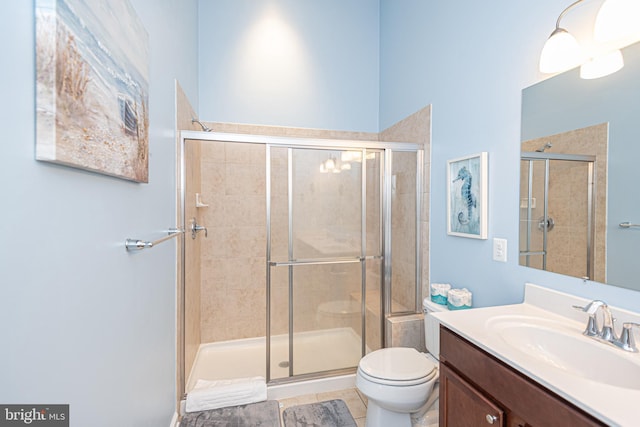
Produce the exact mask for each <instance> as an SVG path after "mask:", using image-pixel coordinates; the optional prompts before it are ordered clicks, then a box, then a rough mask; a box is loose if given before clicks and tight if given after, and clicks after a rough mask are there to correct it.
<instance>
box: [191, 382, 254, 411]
mask: <svg viewBox="0 0 640 427" xmlns="http://www.w3.org/2000/svg"><path fill="white" fill-rule="evenodd" d="M265 400H267V382H266V380H265V379H264V378H263V377H250V378H237V379H232V380H217V381H205V380H198V382H196V385H195V387H194V388H193V390H191V391H190V392H189V393H188V394H187V406H186V411H187V412H197V411H206V410H209V409H217V408H224V407H226V406H236V405H245V404H247V403H255V402H263V401H265Z"/></svg>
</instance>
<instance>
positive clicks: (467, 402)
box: [440, 326, 606, 427]
mask: <svg viewBox="0 0 640 427" xmlns="http://www.w3.org/2000/svg"><path fill="white" fill-rule="evenodd" d="M605 425H606V424H603V423H602V422H600V421H598V420H597V419H595V418H594V417H592V416H591V415H589V414H587V413H586V412H584V411H583V410H581V409H579V408H578V407H576V406H574V405H573V404H571V403H570V402H568V401H566V400H564V399H563V398H562V397H560V396H558V395H556V394H555V393H553V392H552V391H550V390H548V389H546V388H545V387H543V386H541V385H539V384H538V383H536V382H534V381H533V380H531V379H529V378H528V377H526V376H525V375H523V374H521V373H520V372H518V371H516V370H515V369H513V368H511V367H510V366H508V365H506V364H505V363H503V362H501V361H500V360H498V359H496V358H495V357H493V356H492V355H490V354H489V353H487V352H485V351H484V350H482V349H480V348H478V347H477V346H475V345H474V344H471V343H470V342H469V341H467V340H466V339H464V338H462V337H461V336H459V335H457V334H456V333H454V332H452V331H450V330H449V329H447V328H446V327H445V326H441V327H440V426H441V427H474V426H478V427H479V426H500V427H555V426H557V427H572V426H575V427H578V426H580V427H582V426H605Z"/></svg>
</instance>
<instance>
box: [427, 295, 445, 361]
mask: <svg viewBox="0 0 640 427" xmlns="http://www.w3.org/2000/svg"><path fill="white" fill-rule="evenodd" d="M422 310H423V311H424V343H425V346H426V347H427V351H428V352H429V353H431V355H432V356H433V357H435V358H436V359H438V358H439V357H440V322H439V321H438V320H437V319H435V318H434V317H433V316H432V315H431V313H434V312H439V311H447V310H449V309H448V308H447V306H446V305H441V304H436V303H435V302H433V301H431V299H430V298H429V297H427V298H425V299H424V300H423V301H422Z"/></svg>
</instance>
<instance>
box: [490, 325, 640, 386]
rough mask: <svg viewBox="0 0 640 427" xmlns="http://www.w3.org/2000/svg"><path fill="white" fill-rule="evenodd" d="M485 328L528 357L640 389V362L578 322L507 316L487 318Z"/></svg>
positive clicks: (592, 379) (575, 372) (613, 383)
mask: <svg viewBox="0 0 640 427" xmlns="http://www.w3.org/2000/svg"><path fill="white" fill-rule="evenodd" d="M486 327H487V329H488V330H489V331H490V332H491V333H495V334H496V336H497V337H499V338H500V339H501V340H502V342H503V343H504V344H507V345H508V346H510V347H512V349H515V350H516V351H518V352H520V353H522V354H523V355H524V356H525V357H527V358H530V359H535V360H536V361H537V362H541V363H544V364H546V365H547V366H550V367H552V368H554V369H558V370H561V371H563V372H565V373H568V374H571V375H575V376H578V377H581V378H584V379H586V380H590V381H595V382H598V383H602V384H608V385H610V386H614V387H621V388H628V389H635V390H640V362H639V361H638V360H632V358H631V357H629V354H628V353H626V352H624V351H623V350H621V349H618V348H616V347H613V346H611V345H608V344H606V343H603V342H598V341H596V340H595V339H593V338H589V337H585V336H584V335H582V333H581V330H579V329H576V327H575V325H571V324H570V325H567V324H564V323H560V322H557V321H553V320H547V319H544V318H540V317H533V316H521V315H505V316H495V317H493V318H490V319H488V320H487V321H486ZM635 359H637V358H635Z"/></svg>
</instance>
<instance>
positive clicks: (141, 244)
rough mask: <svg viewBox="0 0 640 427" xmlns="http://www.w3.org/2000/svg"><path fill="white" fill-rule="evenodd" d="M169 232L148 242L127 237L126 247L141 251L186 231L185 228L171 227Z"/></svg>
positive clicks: (129, 249)
mask: <svg viewBox="0 0 640 427" xmlns="http://www.w3.org/2000/svg"><path fill="white" fill-rule="evenodd" d="M167 233H168V235H167V236H165V237H162V238H160V239H158V240H154V241H153V242H147V241H144V240H140V239H127V240H125V242H124V247H125V249H126V250H127V251H139V250H142V249H147V248H152V247H154V246H155V245H158V244H160V243H162V242H165V241H167V240H169V239H172V238H174V237H176V236H179V235H180V234H182V233H184V230H182V229H180V228H170V229H169V231H168V232H167Z"/></svg>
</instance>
